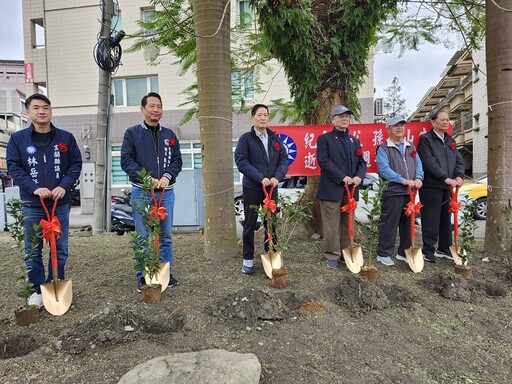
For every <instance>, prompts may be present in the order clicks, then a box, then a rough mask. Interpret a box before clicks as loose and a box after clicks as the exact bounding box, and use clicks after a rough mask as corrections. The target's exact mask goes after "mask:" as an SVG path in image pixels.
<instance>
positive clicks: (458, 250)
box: [450, 244, 462, 265]
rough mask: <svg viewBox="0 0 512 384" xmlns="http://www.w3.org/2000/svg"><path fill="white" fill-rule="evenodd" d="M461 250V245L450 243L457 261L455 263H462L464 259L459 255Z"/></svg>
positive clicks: (451, 251) (451, 250)
mask: <svg viewBox="0 0 512 384" xmlns="http://www.w3.org/2000/svg"><path fill="white" fill-rule="evenodd" d="M460 252H461V249H460V245H455V244H453V245H450V253H451V254H452V257H453V262H454V263H455V265H462V259H461V258H460V256H459V253H460Z"/></svg>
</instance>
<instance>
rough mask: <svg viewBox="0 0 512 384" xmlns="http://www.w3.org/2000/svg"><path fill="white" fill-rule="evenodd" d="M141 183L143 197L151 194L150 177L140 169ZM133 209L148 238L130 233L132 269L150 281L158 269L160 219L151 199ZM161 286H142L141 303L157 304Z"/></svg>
mask: <svg viewBox="0 0 512 384" xmlns="http://www.w3.org/2000/svg"><path fill="white" fill-rule="evenodd" d="M139 175H140V180H141V181H142V191H143V192H144V195H147V194H149V193H151V189H152V188H153V182H152V180H151V175H150V174H149V173H148V172H147V171H146V170H145V169H142V171H140V173H139ZM134 205H135V209H136V210H137V212H138V213H139V214H140V215H141V216H142V218H143V220H144V221H145V223H146V225H147V227H148V236H147V237H144V236H141V235H139V234H137V232H135V231H134V232H131V233H130V236H131V239H130V244H131V246H132V248H133V251H134V253H135V256H134V269H135V271H137V272H140V273H141V274H142V276H143V277H146V276H147V277H148V278H149V279H147V281H150V282H151V281H152V280H153V279H154V277H155V275H156V273H157V272H158V271H159V269H160V262H161V260H160V243H159V242H160V232H161V231H160V219H159V217H158V215H155V214H154V212H153V211H154V210H152V207H153V204H152V201H151V199H141V200H140V201H135V202H134ZM161 293H162V286H161V285H160V284H151V283H150V284H146V285H144V286H142V301H143V302H145V303H157V302H159V301H160V298H161Z"/></svg>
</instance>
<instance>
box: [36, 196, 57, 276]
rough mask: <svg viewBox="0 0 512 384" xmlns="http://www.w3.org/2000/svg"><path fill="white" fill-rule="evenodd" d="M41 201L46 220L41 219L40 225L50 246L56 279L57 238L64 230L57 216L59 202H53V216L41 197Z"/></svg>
mask: <svg viewBox="0 0 512 384" xmlns="http://www.w3.org/2000/svg"><path fill="white" fill-rule="evenodd" d="M39 201H40V202H41V206H42V207H43V209H44V211H45V213H46V220H45V219H41V221H39V225H40V226H41V228H42V232H43V237H44V239H45V240H46V241H47V242H48V243H49V244H50V259H51V264H52V270H53V271H54V279H56V278H57V276H56V273H57V267H58V261H57V237H60V235H61V234H62V229H61V226H60V222H59V219H58V218H57V216H55V209H56V208H57V200H55V201H54V202H53V209H52V214H51V216H50V213H49V212H48V208H46V205H45V204H44V200H43V198H42V197H41V196H39Z"/></svg>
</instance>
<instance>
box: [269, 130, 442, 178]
mask: <svg viewBox="0 0 512 384" xmlns="http://www.w3.org/2000/svg"><path fill="white" fill-rule="evenodd" d="M431 128H432V125H431V124H430V122H429V121H426V122H420V123H407V124H406V126H405V135H404V138H405V139H406V140H408V141H412V142H413V143H414V145H417V144H418V140H419V137H420V135H421V134H423V133H425V132H428V131H429V130H430V129H431ZM270 129H272V130H273V131H275V132H277V133H278V134H279V136H280V137H281V140H282V141H283V143H284V144H285V146H286V148H287V150H288V164H289V166H290V167H289V169H288V173H287V175H288V176H304V175H306V176H308V175H310V176H313V175H319V174H320V166H319V165H318V162H317V158H316V140H317V138H318V136H320V135H321V134H322V133H325V132H329V131H331V130H332V129H333V127H332V126H331V125H302V126H286V127H284V126H282V127H270ZM349 131H350V134H351V135H354V136H355V137H357V138H358V139H359V140H360V141H361V144H362V149H363V157H364V159H365V160H366V163H367V164H368V168H367V170H366V171H367V172H377V165H376V163H375V153H376V151H377V147H378V146H379V145H380V144H381V143H382V142H384V141H385V140H386V139H387V138H388V132H387V129H386V125H385V124H384V123H378V124H351V125H350V127H349ZM448 133H451V127H450V128H449V129H448Z"/></svg>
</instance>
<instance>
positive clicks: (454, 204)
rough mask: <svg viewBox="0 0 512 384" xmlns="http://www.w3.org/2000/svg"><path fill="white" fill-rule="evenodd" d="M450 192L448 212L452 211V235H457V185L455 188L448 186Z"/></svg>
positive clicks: (458, 206)
mask: <svg viewBox="0 0 512 384" xmlns="http://www.w3.org/2000/svg"><path fill="white" fill-rule="evenodd" d="M450 193H451V195H452V198H451V200H450V209H449V210H448V212H449V213H453V235H454V236H455V237H457V236H458V235H459V209H460V201H458V196H459V186H458V185H457V186H456V187H455V188H451V187H450Z"/></svg>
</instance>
